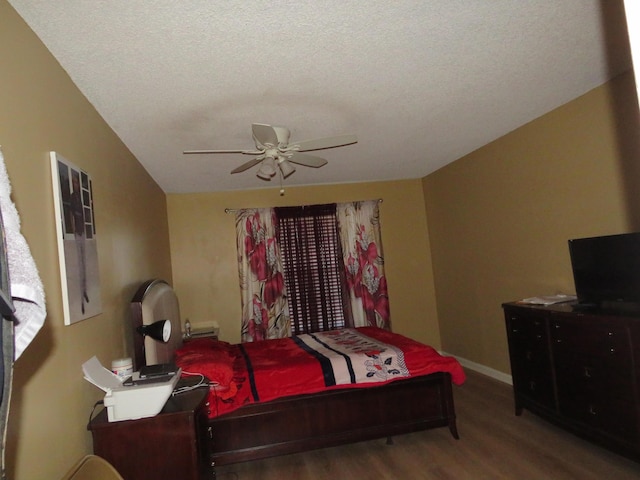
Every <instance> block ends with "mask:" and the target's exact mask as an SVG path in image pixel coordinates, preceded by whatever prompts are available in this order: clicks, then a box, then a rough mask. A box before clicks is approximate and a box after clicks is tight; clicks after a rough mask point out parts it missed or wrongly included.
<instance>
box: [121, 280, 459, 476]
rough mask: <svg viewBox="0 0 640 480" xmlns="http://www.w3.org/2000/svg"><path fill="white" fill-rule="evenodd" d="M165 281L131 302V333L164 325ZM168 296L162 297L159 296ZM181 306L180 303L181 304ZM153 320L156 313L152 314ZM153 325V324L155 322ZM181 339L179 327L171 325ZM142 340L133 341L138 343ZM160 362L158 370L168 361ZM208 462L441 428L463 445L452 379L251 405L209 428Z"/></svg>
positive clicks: (145, 287) (138, 354)
mask: <svg viewBox="0 0 640 480" xmlns="http://www.w3.org/2000/svg"><path fill="white" fill-rule="evenodd" d="M167 286H168V284H167V282H165V281H163V280H150V281H148V282H145V283H144V284H142V285H141V287H140V288H139V289H138V291H137V292H136V294H135V295H134V297H133V299H132V301H131V312H132V320H133V328H134V331H135V329H136V328H137V327H138V326H139V325H141V324H142V323H145V324H148V323H153V321H155V320H159V319H165V318H167V316H166V315H165V314H164V313H163V312H161V310H162V309H161V308H158V307H157V305H155V306H153V307H152V308H148V305H146V302H147V301H148V300H149V299H151V300H150V301H151V302H152V303H154V304H169V305H171V304H172V303H173V301H174V300H172V299H169V300H166V298H164V297H165V295H168V296H171V295H173V297H174V298H175V293H174V292H173V290H172V289H171V288H170V287H169V288H167ZM156 289H162V290H163V291H164V293H163V294H162V295H161V296H160V297H162V299H160V300H159V296H158V295H155V294H154V291H155V290H156ZM175 303H176V305H177V298H175ZM151 312H153V313H151ZM149 317H151V318H149ZM171 320H172V323H173V322H175V323H176V324H177V329H176V328H175V327H174V334H176V333H177V335H180V319H179V316H178V318H176V319H173V318H171ZM136 336H137V337H139V335H136V334H134V338H135V337H136ZM134 343H135V345H134V350H135V352H134V355H135V359H136V366H137V368H139V367H140V366H141V365H143V364H144V361H145V360H144V355H145V353H146V355H147V358H148V357H149V355H150V352H149V349H150V348H149V347H148V348H147V352H143V349H142V341H140V340H138V341H134ZM169 360H171V358H163V357H162V354H160V355H159V356H157V357H156V361H157V362H163V361H169ZM209 427H210V428H209V439H208V446H209V459H210V461H211V462H212V465H226V464H230V463H236V462H244V461H248V460H256V459H259V458H266V457H271V456H276V455H283V454H289V453H296V452H302V451H306V450H311V449H316V448H323V447H329V446H336V445H342V444H345V443H352V442H358V441H363V440H372V439H375V438H384V437H391V436H393V435H399V434H404V433H410V432H415V431H418V430H426V429H430V428H437V427H449V430H450V431H451V434H452V435H453V437H454V438H456V439H457V438H459V436H458V431H457V428H456V414H455V409H454V403H453V392H452V387H451V375H450V374H449V373H435V374H431V375H426V376H421V377H414V378H411V379H407V380H402V381H396V382H392V383H388V384H385V385H383V386H377V387H371V388H353V389H344V390H332V391H329V392H322V393H317V394H313V395H300V396H295V397H287V398H282V399H277V400H273V401H270V402H266V403H260V404H253V405H246V406H244V407H241V408H240V409H238V410H235V411H233V412H231V413H227V414H224V415H220V416H219V417H216V418H213V419H210V420H209Z"/></svg>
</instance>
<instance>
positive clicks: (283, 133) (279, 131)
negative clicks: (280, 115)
mask: <svg viewBox="0 0 640 480" xmlns="http://www.w3.org/2000/svg"><path fill="white" fill-rule="evenodd" d="M271 128H273V130H274V132H276V137H278V144H279V145H289V137H290V136H291V131H290V130H289V129H288V128H287V127H276V126H273V127H271Z"/></svg>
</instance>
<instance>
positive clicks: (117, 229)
mask: <svg viewBox="0 0 640 480" xmlns="http://www.w3.org/2000/svg"><path fill="white" fill-rule="evenodd" d="M0 64H1V65H2V75H1V76H0V144H1V145H2V150H3V153H4V157H5V163H6V166H7V170H8V173H9V177H10V179H11V182H12V187H13V195H12V197H13V200H14V202H15V203H16V207H17V209H18V212H19V214H20V217H21V221H22V232H23V234H24V236H25V238H26V240H27V242H28V243H29V245H30V248H31V251H32V254H33V256H34V258H35V261H36V264H37V266H38V269H39V271H40V276H41V278H42V281H43V283H44V288H45V294H46V297H47V298H46V299H47V313H48V315H47V319H46V321H45V326H44V328H43V330H42V331H41V332H40V333H39V334H38V336H37V337H36V339H35V340H34V342H33V343H32V344H31V345H30V346H29V347H28V348H27V350H26V351H25V352H24V353H23V355H22V357H21V358H20V359H19V360H18V361H17V362H16V364H15V378H14V390H13V399H12V405H11V412H10V422H9V431H8V441H7V446H8V448H7V464H8V478H12V479H17V480H31V479H44V478H48V479H55V478H60V477H62V475H63V473H64V472H65V471H66V470H67V469H68V468H69V467H70V466H71V465H72V464H73V463H74V462H75V461H76V460H77V459H79V458H80V457H81V456H82V455H84V454H86V453H89V452H91V451H92V443H91V436H90V434H89V432H87V430H86V424H87V419H88V418H89V413H90V412H91V408H92V406H93V404H94V403H95V401H96V400H98V399H101V398H102V394H101V392H100V390H98V389H97V388H96V387H94V386H92V385H90V384H89V383H88V382H86V381H85V380H84V379H83V378H82V371H81V365H82V363H83V362H84V361H86V360H87V359H89V358H90V357H91V356H92V355H97V356H98V358H99V359H100V361H101V362H102V363H103V364H104V365H106V366H109V365H110V363H111V360H113V359H114V358H118V357H120V356H122V355H123V354H125V352H126V351H127V342H128V340H130V337H131V335H130V334H129V329H128V325H126V322H127V321H128V319H129V300H130V298H131V296H132V295H133V293H134V292H135V288H136V286H137V285H138V284H139V283H140V282H141V281H143V280H145V279H147V278H149V277H154V276H161V277H165V278H169V279H170V277H171V264H170V253H169V242H168V226H167V216H166V202H165V196H164V193H163V192H162V191H161V190H160V189H159V188H158V186H157V185H156V183H155V182H154V181H153V180H152V179H151V178H150V177H149V175H148V174H147V173H146V172H145V170H144V169H143V168H142V167H141V166H140V164H139V163H138V162H137V161H136V160H135V159H134V157H133V156H132V155H131V153H130V152H129V151H128V150H127V149H126V148H125V147H124V146H123V144H122V143H121V142H120V141H119V140H118V138H117V137H116V135H115V134H114V133H113V132H112V131H111V130H110V129H109V127H108V126H107V125H106V124H105V123H104V122H103V121H102V119H101V118H100V117H99V116H98V114H97V113H96V112H95V110H94V109H93V107H92V106H91V105H90V104H89V103H88V102H87V100H86V99H85V98H84V96H83V95H81V94H80V92H79V91H78V90H77V88H76V87H75V86H74V85H73V83H72V82H71V81H70V79H69V78H68V77H67V75H66V74H65V72H64V71H63V70H62V69H61V68H60V66H59V64H58V63H57V62H56V61H55V60H54V59H53V58H52V57H51V55H50V54H49V52H48V51H47V50H46V49H45V48H44V46H43V45H42V44H41V43H40V41H39V40H38V39H37V37H36V36H35V35H34V34H33V33H32V32H31V31H30V30H29V29H28V28H27V27H26V25H25V24H24V23H23V22H22V20H21V19H20V17H19V16H18V15H17V14H16V13H15V12H14V10H13V9H12V8H11V7H10V6H9V5H8V4H7V2H6V1H5V0H0ZM49 151H57V152H59V153H61V154H62V155H63V156H64V157H65V158H67V159H68V160H69V161H71V162H73V163H75V164H76V165H77V166H79V167H80V168H82V169H84V170H86V171H87V172H89V174H91V176H92V179H93V182H94V200H95V208H96V220H97V235H98V237H97V238H98V257H99V265H100V280H101V285H102V306H103V313H102V314H101V315H98V316H96V317H93V318H90V319H88V320H85V321H83V322H80V323H78V324H75V325H72V326H66V327H65V326H64V325H63V317H62V304H61V287H60V279H59V272H58V258H57V250H56V236H55V227H54V213H53V200H52V198H53V197H52V195H53V194H52V188H51V175H50V169H49V161H48V152H49Z"/></svg>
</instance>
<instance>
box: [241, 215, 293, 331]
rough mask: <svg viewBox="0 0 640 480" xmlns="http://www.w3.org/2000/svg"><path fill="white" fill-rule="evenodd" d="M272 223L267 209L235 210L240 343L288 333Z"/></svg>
mask: <svg viewBox="0 0 640 480" xmlns="http://www.w3.org/2000/svg"><path fill="white" fill-rule="evenodd" d="M276 224H277V220H276V218H275V212H274V210H273V209H271V208H263V209H244V210H239V211H238V212H236V241H237V246H238V273H239V276H240V290H241V296H242V341H243V342H253V341H257V340H265V339H269V338H281V337H289V336H291V327H290V319H289V313H288V305H287V296H286V292H285V286H284V277H283V274H282V262H281V257H280V249H279V247H278V243H277V242H276V239H275V226H276Z"/></svg>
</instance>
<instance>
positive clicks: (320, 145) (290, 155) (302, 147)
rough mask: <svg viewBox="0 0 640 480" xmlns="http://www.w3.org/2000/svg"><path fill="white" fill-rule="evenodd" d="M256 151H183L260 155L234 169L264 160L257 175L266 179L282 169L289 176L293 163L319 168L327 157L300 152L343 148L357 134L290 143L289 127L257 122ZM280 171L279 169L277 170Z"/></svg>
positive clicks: (283, 173)
mask: <svg viewBox="0 0 640 480" xmlns="http://www.w3.org/2000/svg"><path fill="white" fill-rule="evenodd" d="M251 129H252V132H253V140H254V142H255V144H256V149H255V150H185V151H184V152H183V153H184V154H207V153H242V154H244V155H257V157H256V158H254V159H253V160H249V161H248V162H246V163H243V164H242V165H240V166H239V167H237V168H235V169H234V170H232V171H231V173H240V172H244V171H245V170H248V169H250V168H251V167H253V166H255V165H257V164H259V163H262V165H261V166H260V169H259V170H258V173H257V176H258V177H259V178H262V179H263V180H271V178H272V177H273V176H275V174H276V173H277V172H278V170H280V172H281V174H282V178H287V177H288V176H289V175H291V174H292V173H293V172H295V171H296V169H295V167H294V166H293V165H292V163H295V164H298V165H304V166H305V167H314V168H320V167H322V166H323V165H326V164H327V161H326V160H325V159H324V158H320V157H316V156H315V155H309V154H306V153H301V152H310V151H314V150H325V149H327V148H335V147H342V146H345V145H351V144H353V143H356V142H357V141H358V139H357V138H356V136H355V135H338V136H335V137H327V138H318V139H315V140H305V141H302V142H295V143H289V136H290V135H291V132H290V131H289V129H288V128H286V127H277V126H271V125H265V124H263V123H254V124H253V125H251ZM276 168H277V169H278V170H277V169H276Z"/></svg>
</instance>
